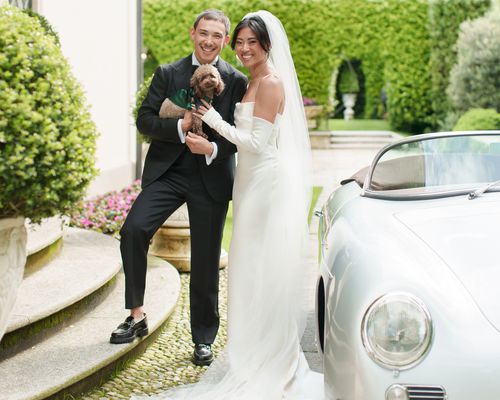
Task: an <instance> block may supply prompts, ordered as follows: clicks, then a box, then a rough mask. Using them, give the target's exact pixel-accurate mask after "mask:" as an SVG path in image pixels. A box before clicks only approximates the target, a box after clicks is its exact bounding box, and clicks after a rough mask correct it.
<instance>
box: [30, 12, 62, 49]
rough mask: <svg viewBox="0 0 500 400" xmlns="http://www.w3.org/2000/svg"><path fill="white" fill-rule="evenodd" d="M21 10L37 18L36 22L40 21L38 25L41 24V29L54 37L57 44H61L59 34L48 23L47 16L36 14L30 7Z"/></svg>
mask: <svg viewBox="0 0 500 400" xmlns="http://www.w3.org/2000/svg"><path fill="white" fill-rule="evenodd" d="M23 12H24V13H26V14H28V15H29V16H30V17H34V18H36V19H38V22H40V25H41V26H42V28H43V30H44V31H45V33H46V34H47V35H50V36H52V37H53V38H54V40H55V42H56V44H57V45H58V46H61V41H60V40H59V34H58V33H57V32H56V31H55V30H54V28H52V25H50V22H49V21H47V18H45V17H44V16H43V15H41V14H38V13H37V12H35V11H33V10H32V9H31V8H23Z"/></svg>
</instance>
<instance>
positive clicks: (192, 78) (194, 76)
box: [189, 70, 198, 87]
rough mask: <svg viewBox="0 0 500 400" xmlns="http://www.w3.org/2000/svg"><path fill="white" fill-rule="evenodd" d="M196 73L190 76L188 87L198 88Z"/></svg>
mask: <svg viewBox="0 0 500 400" xmlns="http://www.w3.org/2000/svg"><path fill="white" fill-rule="evenodd" d="M196 71H197V70H196ZM196 71H194V74H193V76H191V80H190V81H189V86H191V87H196V86H198V74H197V73H196Z"/></svg>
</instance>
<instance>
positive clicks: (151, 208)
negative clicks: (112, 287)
mask: <svg viewBox="0 0 500 400" xmlns="http://www.w3.org/2000/svg"><path fill="white" fill-rule="evenodd" d="M200 162H203V163H205V157H204V156H197V155H194V154H192V153H191V152H190V151H189V150H188V149H187V148H186V150H184V151H183V152H182V153H181V155H180V156H179V157H178V158H177V160H176V161H175V162H174V163H173V165H172V166H171V167H170V168H169V169H168V170H167V171H166V172H165V173H164V174H163V175H162V176H160V177H159V178H158V179H156V180H155V181H154V182H152V183H150V184H149V185H148V186H146V187H145V188H144V189H143V190H142V192H141V193H140V194H139V196H138V197H137V199H136V201H135V202H134V204H133V206H132V208H131V210H130V212H129V214H128V216H127V218H126V220H125V223H124V225H123V227H122V229H121V231H120V235H121V242H120V248H121V253H122V260H123V268H124V272H125V307H126V308H128V309H130V308H135V307H139V306H142V305H143V303H144V291H145V284H146V270H147V252H148V249H149V243H150V241H151V238H152V237H153V235H154V233H155V232H156V231H157V230H158V229H159V227H160V226H161V225H162V224H163V222H164V221H165V220H166V219H167V218H168V217H169V216H170V215H171V214H172V213H173V212H174V211H175V210H176V209H177V208H179V207H180V206H181V205H182V204H183V203H184V202H186V204H187V208H188V213H189V221H190V230H191V277H190V310H191V333H192V338H193V342H194V343H206V344H211V343H213V341H214V339H215V336H216V334H217V330H218V327H219V312H218V290H219V259H220V246H221V242H222V233H223V227H224V220H225V217H226V213H227V207H228V202H227V201H222V202H221V201H215V200H214V199H213V198H212V197H211V196H210V194H209V193H208V191H207V189H206V187H205V185H204V183H203V180H202V178H201V174H200V170H199V165H198V163H200Z"/></svg>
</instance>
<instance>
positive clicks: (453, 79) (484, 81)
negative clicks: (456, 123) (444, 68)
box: [448, 11, 500, 113]
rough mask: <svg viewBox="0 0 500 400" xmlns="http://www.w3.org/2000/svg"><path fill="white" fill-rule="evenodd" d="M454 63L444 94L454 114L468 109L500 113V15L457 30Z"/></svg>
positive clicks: (492, 15)
mask: <svg viewBox="0 0 500 400" xmlns="http://www.w3.org/2000/svg"><path fill="white" fill-rule="evenodd" d="M457 50H458V60H457V64H456V65H454V66H453V68H452V70H451V74H450V86H449V87H448V94H449V96H450V98H451V100H452V101H453V105H454V107H455V109H456V110H457V111H458V112H461V113H463V112H465V111H467V110H469V109H471V108H494V109H495V110H497V111H500V12H498V11H496V12H490V13H488V14H487V15H486V16H484V17H481V18H478V19H476V20H474V21H466V22H464V23H463V24H462V25H461V26H460V34H459V38H458V41H457Z"/></svg>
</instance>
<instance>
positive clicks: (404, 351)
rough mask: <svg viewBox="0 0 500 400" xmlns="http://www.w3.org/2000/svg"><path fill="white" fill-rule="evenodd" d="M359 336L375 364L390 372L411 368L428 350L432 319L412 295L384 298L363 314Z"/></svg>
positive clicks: (392, 294) (391, 295) (397, 294)
mask: <svg viewBox="0 0 500 400" xmlns="http://www.w3.org/2000/svg"><path fill="white" fill-rule="evenodd" d="M361 336H362V340H363V345H364V347H365V349H366V351H367V352H368V355H369V356H370V358H371V359H372V360H373V361H375V362H376V363H377V364H379V365H381V366H382V367H385V368H389V369H407V368H411V367H412V366H414V365H415V364H416V363H418V362H419V361H420V360H421V359H422V358H423V357H424V355H425V354H426V352H427V350H428V349H429V347H430V344H431V338H432V320H431V316H430V314H429V311H428V310H427V307H426V306H425V304H424V303H423V302H422V301H421V300H420V299H418V298H417V297H415V296H413V295H411V294H408V293H390V294H386V295H384V296H382V297H380V298H378V299H377V300H375V301H374V302H373V303H372V304H371V305H370V307H369V308H368V310H367V311H366V313H365V315H364V317H363V322H362V328H361Z"/></svg>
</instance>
